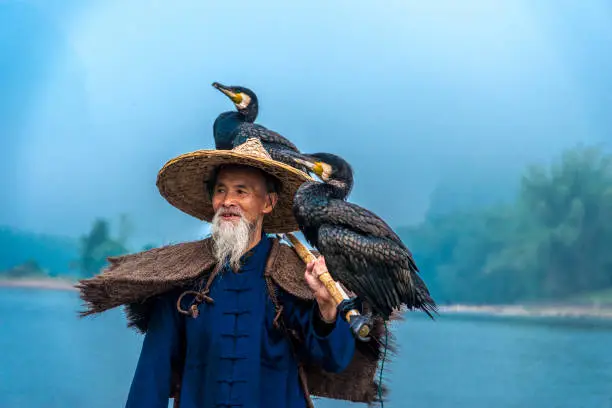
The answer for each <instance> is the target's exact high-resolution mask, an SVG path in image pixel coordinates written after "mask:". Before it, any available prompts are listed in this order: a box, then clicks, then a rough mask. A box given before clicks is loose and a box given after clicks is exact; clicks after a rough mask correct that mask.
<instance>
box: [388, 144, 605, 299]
mask: <svg viewBox="0 0 612 408" xmlns="http://www.w3.org/2000/svg"><path fill="white" fill-rule="evenodd" d="M398 232H399V233H400V235H401V236H402V238H403V239H404V240H405V242H406V243H407V245H408V246H409V247H410V248H411V249H412V250H413V252H414V254H415V259H416V261H417V264H418V265H419V267H420V269H421V270H422V273H423V276H424V277H425V279H426V281H427V283H428V285H429V286H430V288H431V290H432V292H433V294H434V295H435V296H436V297H437V298H438V300H439V301H440V302H442V303H443V302H483V303H485V302H486V303H506V302H513V301H524V300H532V299H543V298H563V297H568V296H571V295H573V294H575V293H582V292H587V291H593V290H597V289H602V288H609V287H612V250H610V249H611V246H612V156H611V155H609V154H605V153H604V152H603V151H602V150H601V149H599V148H595V147H578V148H575V149H572V150H568V151H566V152H564V153H563V155H562V156H561V158H560V160H558V161H556V162H554V163H553V164H552V165H551V166H550V167H548V168H546V167H543V166H533V167H530V168H529V169H527V171H526V172H525V174H524V175H523V176H522V178H521V183H520V189H519V193H518V196H517V197H516V200H515V202H513V203H511V204H508V205H504V206H496V207H493V206H491V207H489V208H486V209H482V210H477V211H472V212H468V211H460V212H459V211H455V212H447V213H445V214H443V215H438V216H436V215H429V216H428V217H427V218H426V220H425V222H424V223H422V224H421V225H418V226H416V227H412V228H404V229H400V230H399V231H398Z"/></svg>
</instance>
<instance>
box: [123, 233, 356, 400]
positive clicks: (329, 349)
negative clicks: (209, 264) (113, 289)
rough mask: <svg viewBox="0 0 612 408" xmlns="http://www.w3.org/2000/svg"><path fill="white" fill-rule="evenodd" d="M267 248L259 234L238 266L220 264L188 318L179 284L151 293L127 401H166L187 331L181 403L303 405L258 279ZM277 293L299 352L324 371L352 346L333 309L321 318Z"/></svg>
mask: <svg viewBox="0 0 612 408" xmlns="http://www.w3.org/2000/svg"><path fill="white" fill-rule="evenodd" d="M270 248H271V242H270V239H269V238H268V237H266V236H265V235H264V236H262V239H261V241H260V242H259V243H258V244H257V245H256V246H255V247H254V248H253V250H252V251H251V255H250V256H248V257H244V258H245V259H244V260H243V266H242V268H241V269H240V271H239V272H238V273H234V272H233V271H231V270H230V269H229V268H228V267H227V265H226V267H225V268H224V269H223V270H222V271H221V272H220V274H219V275H218V276H217V277H216V278H215V280H214V281H213V284H212V285H211V287H210V293H209V296H210V297H212V298H213V299H214V303H212V304H208V303H202V304H201V305H200V306H199V311H200V315H199V317H197V318H195V319H194V318H192V317H188V316H185V315H183V314H180V313H179V312H178V311H177V309H176V301H177V299H178V296H179V294H180V293H181V292H177V291H171V292H168V293H166V294H164V295H162V296H160V297H158V298H157V299H156V303H155V305H154V308H153V312H152V313H151V317H150V321H149V325H148V330H147V334H146V335H145V338H144V342H143V346H142V351H141V354H140V358H139V360H138V365H137V367H136V372H135V374H134V379H133V381H132V386H131V388H130V392H129V396H128V400H127V404H126V408H162V407H163V408H167V406H168V395H169V393H170V384H171V363H172V361H173V360H174V359H176V358H177V357H178V355H179V345H180V338H179V336H180V334H181V332H183V333H184V334H185V338H186V357H185V366H184V371H183V377H182V383H181V397H180V399H181V408H209V407H210V408H212V407H243V408H276V407H278V408H281V407H283V408H294V407H295V408H298V407H299V408H304V407H306V400H305V397H304V394H303V391H302V389H301V386H300V382H299V377H298V368H297V362H296V361H295V358H294V356H293V354H292V351H291V348H290V345H289V342H288V340H287V339H286V338H285V336H284V334H283V333H282V332H280V331H279V330H277V329H275V328H274V327H273V323H272V322H273V320H274V317H275V314H276V312H275V308H274V304H273V303H272V301H271V299H270V298H269V296H268V294H267V288H266V284H265V279H264V268H265V264H266V260H267V258H268V254H269V250H270ZM280 296H281V297H280V299H279V300H280V301H281V304H282V305H283V308H284V310H283V315H284V319H285V322H286V323H287V325H289V326H290V327H291V328H295V329H296V330H298V331H299V332H300V333H302V336H303V338H304V344H303V347H302V348H301V349H299V350H298V353H299V354H300V355H301V356H303V358H305V359H307V360H308V361H309V362H313V363H318V364H320V365H321V366H322V367H323V368H324V369H325V370H327V371H330V372H339V371H342V370H343V369H344V368H345V367H346V366H347V365H348V364H349V362H350V361H351V359H352V357H353V353H354V350H355V340H354V338H353V336H352V334H351V332H350V328H349V325H348V323H347V322H346V321H344V320H343V319H341V318H340V316H338V318H337V319H336V322H335V323H334V324H333V325H326V324H325V323H323V322H322V321H321V320H320V314H319V310H318V307H317V303H316V302H312V304H309V303H306V302H303V301H302V300H300V299H297V298H294V297H292V296H290V295H288V294H286V293H285V292H283V291H280ZM186 306H188V304H187V305H185V306H183V307H184V308H186Z"/></svg>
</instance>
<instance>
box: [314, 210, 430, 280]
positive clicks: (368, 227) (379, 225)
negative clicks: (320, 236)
mask: <svg viewBox="0 0 612 408" xmlns="http://www.w3.org/2000/svg"><path fill="white" fill-rule="evenodd" d="M324 213H325V214H324V215H323V216H322V217H321V218H320V221H321V222H323V223H326V222H329V223H333V224H342V225H344V226H345V227H347V228H350V229H352V230H354V231H356V232H359V233H362V234H368V235H372V236H375V237H380V238H388V239H390V240H391V241H393V242H395V243H396V244H398V245H399V246H400V247H402V248H403V249H404V250H405V251H406V252H408V254H409V255H410V257H411V258H412V253H411V252H410V250H409V249H408V248H407V247H406V245H404V243H403V242H402V240H401V239H400V237H399V236H398V235H397V234H396V233H395V231H393V229H392V228H391V227H390V226H389V224H387V223H386V222H385V221H384V220H383V219H382V218H380V217H379V216H378V215H376V214H375V213H373V212H372V211H370V210H368V209H366V208H363V207H361V206H359V205H357V204H354V203H351V202H348V201H344V200H329V203H328V205H327V206H326V208H325V211H324ZM412 267H413V268H414V269H415V270H418V269H417V266H416V264H414V265H412Z"/></svg>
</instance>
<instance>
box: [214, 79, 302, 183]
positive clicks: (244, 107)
mask: <svg viewBox="0 0 612 408" xmlns="http://www.w3.org/2000/svg"><path fill="white" fill-rule="evenodd" d="M212 86H213V87H215V88H216V89H218V90H219V91H221V92H223V93H224V94H225V95H226V96H227V97H228V98H229V99H230V100H231V101H232V102H233V103H234V105H235V106H236V110H235V111H228V112H223V113H221V114H220V115H219V116H218V117H217V119H215V123H214V125H213V134H214V137H215V148H216V149H220V150H231V149H232V148H233V147H235V146H238V145H240V144H242V143H244V142H246V140H247V139H249V138H252V137H254V138H258V139H259V140H260V141H261V144H262V145H263V147H264V148H265V149H266V150H267V151H268V153H269V154H270V156H271V157H272V159H274V160H277V161H280V162H283V163H285V164H288V165H290V166H292V167H296V168H298V169H299V170H302V171H307V170H306V168H304V167H303V166H301V165H298V164H297V163H296V162H295V161H294V160H293V157H295V154H296V153H297V154H299V150H298V148H297V147H296V146H295V145H294V144H293V143H291V142H290V141H289V140H288V139H287V138H285V137H284V136H282V135H280V134H278V133H276V132H274V131H272V130H270V129H267V128H265V127H264V126H261V125H259V124H256V123H254V122H255V119H257V114H258V113H259V103H258V100H257V95H255V92H253V91H251V90H250V89H248V88H245V87H242V86H225V85H221V84H220V83H218V82H213V84H212ZM298 157H299V156H298Z"/></svg>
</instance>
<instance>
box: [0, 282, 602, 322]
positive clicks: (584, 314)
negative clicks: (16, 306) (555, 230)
mask: <svg viewBox="0 0 612 408" xmlns="http://www.w3.org/2000/svg"><path fill="white" fill-rule="evenodd" d="M75 283H76V282H75V281H73V280H69V279H60V278H39V279H0V288H2V287H16V288H32V289H44V290H70V291H75V290H76V289H75V287H74V284H75ZM438 309H439V311H440V314H442V315H443V314H471V315H488V316H507V317H565V318H602V319H612V304H609V303H606V304H603V305H602V304H600V303H597V302H593V303H592V304H563V303H557V304H530V305H466V304H456V305H444V306H442V305H440V306H439V308H438Z"/></svg>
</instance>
